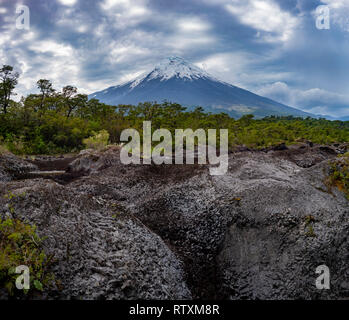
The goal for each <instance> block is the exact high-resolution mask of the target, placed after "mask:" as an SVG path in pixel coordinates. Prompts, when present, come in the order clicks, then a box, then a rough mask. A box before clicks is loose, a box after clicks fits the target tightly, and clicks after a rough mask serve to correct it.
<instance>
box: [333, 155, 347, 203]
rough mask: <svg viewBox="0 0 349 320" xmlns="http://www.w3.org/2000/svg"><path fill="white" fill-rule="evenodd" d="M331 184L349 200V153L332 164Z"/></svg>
mask: <svg viewBox="0 0 349 320" xmlns="http://www.w3.org/2000/svg"><path fill="white" fill-rule="evenodd" d="M329 184H330V186H334V187H337V188H338V189H339V190H340V191H342V192H344V193H345V195H346V197H347V199H348V200H349V153H346V154H345V155H343V156H341V157H339V158H338V159H337V160H334V161H332V162H331V167H330V175H329Z"/></svg>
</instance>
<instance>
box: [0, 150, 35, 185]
mask: <svg viewBox="0 0 349 320" xmlns="http://www.w3.org/2000/svg"><path fill="white" fill-rule="evenodd" d="M34 170H37V166H35V165H34V164H31V163H29V162H27V161H25V160H22V159H20V158H18V157H15V156H14V155H12V154H11V153H7V154H2V155H1V154H0V182H1V181H11V180H13V179H16V178H18V177H21V176H23V175H25V174H26V173H27V172H29V171H34Z"/></svg>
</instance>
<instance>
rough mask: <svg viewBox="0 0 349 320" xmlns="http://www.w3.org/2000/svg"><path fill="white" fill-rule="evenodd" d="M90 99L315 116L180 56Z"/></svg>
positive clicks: (233, 113)
mask: <svg viewBox="0 0 349 320" xmlns="http://www.w3.org/2000/svg"><path fill="white" fill-rule="evenodd" d="M89 98H90V99H92V98H94V99H98V100H100V101H101V102H104V103H107V104H111V105H118V104H133V105H137V104H138V103H139V102H145V101H152V102H153V101H157V102H163V101H164V100H167V101H171V102H176V103H180V104H182V105H183V106H186V107H188V109H192V108H194V107H197V106H201V107H203V108H204V109H205V110H206V111H209V112H213V113H220V112H226V113H228V114H230V115H231V116H233V117H235V118H238V117H241V116H242V115H244V114H250V113H252V114H254V115H255V116H256V117H265V116H269V115H293V116H301V117H307V116H312V115H311V114H308V113H305V112H303V111H300V110H297V109H295V108H291V107H288V106H285V105H283V104H281V103H278V102H275V101H273V100H270V99H268V98H264V97H261V96H258V95H256V94H254V93H252V92H249V91H247V90H244V89H241V88H238V87H235V86H233V85H230V84H228V83H225V82H222V81H219V80H218V79H216V78H214V77H213V76H211V75H210V74H208V73H207V72H205V71H204V70H202V69H200V68H198V67H196V66H195V65H193V64H191V63H189V62H187V61H186V60H184V59H182V58H179V57H170V58H168V59H165V60H164V61H162V62H161V63H159V64H158V65H157V66H155V68H154V69H153V70H152V71H150V72H148V73H145V74H143V75H141V76H140V77H138V78H136V79H134V80H132V81H129V82H127V83H125V84H122V85H118V86H114V87H110V88H108V89H106V90H103V91H99V92H96V93H94V94H91V95H90V96H89Z"/></svg>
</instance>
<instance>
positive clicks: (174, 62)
mask: <svg viewBox="0 0 349 320" xmlns="http://www.w3.org/2000/svg"><path fill="white" fill-rule="evenodd" d="M174 77H176V78H182V79H183V78H187V79H189V80H193V79H198V78H205V77H208V74H207V73H206V72H205V71H203V70H201V69H200V68H198V67H196V66H194V65H192V64H190V63H188V62H187V61H185V60H184V59H182V58H179V57H170V58H168V59H165V60H164V61H162V62H161V63H159V64H158V65H157V66H156V67H155V69H154V70H153V71H152V72H151V73H150V74H149V79H158V78H160V80H161V81H163V80H168V79H171V78H174Z"/></svg>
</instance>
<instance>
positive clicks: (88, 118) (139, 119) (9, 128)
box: [0, 65, 349, 154]
mask: <svg viewBox="0 0 349 320" xmlns="http://www.w3.org/2000/svg"><path fill="white" fill-rule="evenodd" d="M18 78H19V74H18V73H16V72H15V71H14V69H13V67H12V66H8V65H4V66H3V67H2V68H1V69H0V145H3V146H4V147H6V148H7V149H9V150H10V151H11V152H13V153H15V154H55V153H67V152H77V151H79V150H81V149H82V148H84V147H85V146H84V142H83V141H84V139H86V138H88V137H90V136H92V135H94V134H95V133H97V132H100V131H101V130H105V131H107V132H108V133H109V143H111V144H113V143H119V142H120V134H121V132H122V130H124V129H128V128H135V129H138V130H139V131H140V132H142V125H143V121H145V120H147V121H152V129H153V130H156V129H160V128H166V129H169V130H170V131H171V133H172V134H174V130H175V129H186V128H191V129H193V130H196V129H198V128H203V129H220V128H224V129H228V130H229V144H230V147H234V146H236V145H245V146H247V147H251V148H264V147H269V146H273V145H276V144H279V143H286V144H292V143H296V142H298V141H300V140H302V139H307V140H311V141H313V142H314V143H321V144H327V143H335V142H348V141H349V122H348V121H347V122H342V121H328V120H325V119H313V118H306V119H303V118H295V117H291V116H290V117H276V116H271V117H266V118H264V119H254V117H253V115H245V116H243V117H241V118H240V119H233V118H232V117H230V116H229V115H228V114H226V113H220V114H211V113H206V112H205V111H204V109H203V108H201V107H196V108H194V109H190V110H188V109H187V108H185V107H183V106H181V105H179V104H177V103H172V102H168V101H164V102H162V103H157V102H144V103H139V104H138V105H136V106H134V105H118V106H111V105H107V104H104V103H101V102H100V101H98V100H97V99H89V98H88V96H87V95H85V94H81V93H79V92H78V89H77V88H76V87H75V86H71V85H67V86H65V87H63V88H62V89H61V90H56V89H55V88H53V85H52V82H51V81H50V80H47V79H40V80H38V81H37V83H36V85H37V88H38V90H39V93H37V94H29V95H27V96H26V97H22V98H21V99H20V101H19V102H16V101H14V100H12V99H11V97H12V96H13V95H14V90H15V88H16V86H17V84H18Z"/></svg>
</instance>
